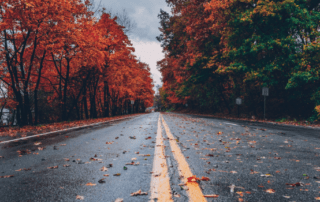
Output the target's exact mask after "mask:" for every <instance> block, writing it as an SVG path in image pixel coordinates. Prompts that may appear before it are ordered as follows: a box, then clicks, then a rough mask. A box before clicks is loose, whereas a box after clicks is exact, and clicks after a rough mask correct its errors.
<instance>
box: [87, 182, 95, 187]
mask: <svg viewBox="0 0 320 202" xmlns="http://www.w3.org/2000/svg"><path fill="white" fill-rule="evenodd" d="M86 186H91V187H92V186H96V184H94V183H91V182H88V183H87V184H86Z"/></svg>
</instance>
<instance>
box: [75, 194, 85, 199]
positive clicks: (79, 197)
mask: <svg viewBox="0 0 320 202" xmlns="http://www.w3.org/2000/svg"><path fill="white" fill-rule="evenodd" d="M76 199H78V200H84V197H83V196H80V195H77V196H76Z"/></svg>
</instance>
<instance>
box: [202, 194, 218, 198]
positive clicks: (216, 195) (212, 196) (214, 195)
mask: <svg viewBox="0 0 320 202" xmlns="http://www.w3.org/2000/svg"><path fill="white" fill-rule="evenodd" d="M204 197H206V198H218V197H219V195H218V194H211V195H204Z"/></svg>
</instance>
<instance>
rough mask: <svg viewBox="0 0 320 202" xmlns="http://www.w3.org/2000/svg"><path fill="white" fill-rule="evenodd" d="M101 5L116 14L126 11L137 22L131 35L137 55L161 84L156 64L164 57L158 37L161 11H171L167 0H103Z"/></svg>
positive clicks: (156, 82) (156, 81)
mask: <svg viewBox="0 0 320 202" xmlns="http://www.w3.org/2000/svg"><path fill="white" fill-rule="evenodd" d="M95 1H96V2H98V1H99V0H95ZM101 3H102V6H103V7H105V8H106V9H107V11H108V10H111V11H112V12H114V13H115V12H121V11H122V10H123V9H125V10H126V12H127V14H128V16H129V17H130V18H131V19H132V20H133V21H135V23H136V24H137V26H136V29H135V30H134V31H133V32H132V33H131V34H130V35H129V38H130V40H131V42H132V44H133V47H134V48H135V49H136V51H135V55H136V56H137V57H138V58H140V60H141V61H142V62H145V63H147V64H149V66H150V68H151V73H152V75H153V80H154V82H155V85H157V84H161V80H160V78H161V74H160V72H159V71H158V70H157V68H156V64H157V61H159V60H161V59H163V57H164V55H163V53H162V48H161V46H160V43H159V42H158V41H157V40H156V36H158V35H159V34H160V31H159V29H158V27H159V26H160V24H159V19H158V14H159V13H160V9H163V10H165V11H167V12H169V11H170V8H169V7H167V4H166V2H165V0H102V1H101Z"/></svg>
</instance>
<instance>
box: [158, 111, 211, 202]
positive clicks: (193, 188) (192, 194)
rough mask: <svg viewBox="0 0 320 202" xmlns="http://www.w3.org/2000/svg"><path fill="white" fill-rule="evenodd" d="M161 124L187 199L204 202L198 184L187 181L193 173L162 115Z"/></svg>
mask: <svg viewBox="0 0 320 202" xmlns="http://www.w3.org/2000/svg"><path fill="white" fill-rule="evenodd" d="M161 117H162V116H161ZM162 124H163V126H164V128H165V130H166V134H167V136H168V138H169V143H170V147H171V151H172V153H173V156H174V158H175V159H176V161H177V163H178V171H179V175H180V176H182V178H181V181H182V183H183V184H186V186H187V187H188V190H186V191H187V193H188V195H189V201H190V202H206V201H207V200H206V198H205V197H204V196H203V193H202V191H201V189H200V187H199V184H198V183H197V182H188V180H187V178H188V177H192V176H193V174H192V172H191V170H190V168H189V165H188V163H187V161H186V159H185V157H184V156H183V154H182V152H181V150H180V148H179V146H178V144H177V142H176V140H175V139H174V137H173V135H172V134H171V132H170V129H169V127H168V125H167V124H166V122H165V121H164V119H163V117H162Z"/></svg>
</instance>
